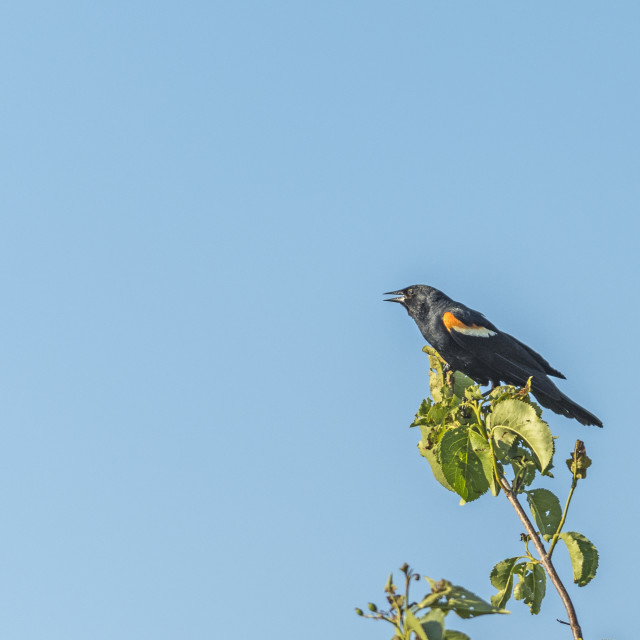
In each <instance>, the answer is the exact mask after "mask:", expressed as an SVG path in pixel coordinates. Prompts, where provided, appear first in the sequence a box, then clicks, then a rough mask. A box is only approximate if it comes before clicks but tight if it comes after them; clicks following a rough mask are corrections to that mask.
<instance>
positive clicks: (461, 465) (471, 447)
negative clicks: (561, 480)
mask: <svg viewBox="0 0 640 640" xmlns="http://www.w3.org/2000/svg"><path fill="white" fill-rule="evenodd" d="M423 351H425V352H426V353H427V355H428V356H429V362H430V371H429V385H430V390H431V397H430V398H426V399H425V400H423V401H422V403H421V404H420V407H419V408H418V412H417V413H416V415H415V419H414V421H413V422H412V424H411V427H418V428H419V430H420V436H421V437H420V442H419V443H418V450H419V452H420V454H421V455H422V456H423V457H424V458H426V460H427V462H428V463H429V466H430V468H431V471H432V473H433V475H434V477H435V478H436V480H437V481H438V482H439V483H440V484H441V485H442V486H443V487H445V488H446V489H447V490H449V491H452V492H454V493H456V494H457V495H458V496H459V497H460V499H461V500H460V502H461V504H465V503H467V502H471V501H473V500H477V499H478V498H480V497H481V496H483V495H485V494H486V493H489V492H491V494H492V495H493V496H497V495H499V494H500V493H501V492H503V493H504V494H505V495H506V497H507V498H508V500H509V502H510V503H511V505H512V506H513V507H514V509H515V510H516V513H517V514H518V517H519V518H520V520H521V521H522V523H523V525H524V526H525V529H526V531H527V533H526V534H522V536H521V539H522V541H523V542H524V553H523V554H522V555H519V556H513V557H509V558H506V559H505V560H502V561H501V562H498V563H497V564H496V565H495V566H494V567H493V569H492V571H491V575H490V580H491V584H492V585H493V587H494V588H495V589H496V593H495V594H494V595H493V596H492V597H491V602H490V603H489V602H486V601H485V600H483V599H482V598H479V597H478V596H477V595H475V594H474V593H472V592H470V591H468V590H467V589H465V588H464V587H460V586H456V585H453V584H451V583H450V582H448V581H446V580H441V581H440V582H435V581H433V580H431V579H430V578H426V580H427V582H428V583H429V585H430V587H431V591H430V592H429V593H427V594H426V595H425V596H424V598H423V599H422V600H420V601H419V602H412V601H411V600H410V598H409V585H410V582H411V581H412V580H419V579H420V576H418V575H417V574H415V573H413V572H412V571H411V569H410V568H409V566H408V565H406V564H405V565H403V567H401V571H402V572H403V573H404V577H405V589H404V593H402V594H401V593H399V592H398V588H397V587H396V585H395V584H394V583H393V575H390V576H389V579H388V580H387V584H386V586H385V592H386V594H387V602H388V603H389V607H390V608H389V609H388V610H386V611H381V610H379V609H378V607H377V606H376V605H375V604H373V603H369V605H368V610H369V612H370V613H364V612H363V611H362V609H356V613H357V614H358V615H360V616H364V617H368V618H373V619H376V620H385V621H387V622H389V623H391V624H392V625H393V626H394V629H395V634H394V636H393V640H415V639H417V640H469V637H468V636H467V635H465V634H464V633H461V632H459V631H453V630H451V629H446V628H445V621H446V617H447V616H448V614H449V613H451V612H452V611H453V612H454V613H456V614H457V615H458V616H459V617H461V618H473V617H476V616H479V615H486V614H494V613H508V611H506V610H505V607H506V605H507V603H508V601H509V599H510V598H511V596H512V595H513V597H514V598H515V599H516V600H520V601H522V602H523V603H524V604H526V605H527V606H528V607H529V611H530V612H531V613H532V614H537V613H539V612H540V608H541V606H542V601H543V599H544V596H545V593H546V587H547V575H549V576H550V578H551V580H552V582H553V584H554V586H555V587H556V588H557V589H558V591H559V592H560V594H561V596H562V597H563V600H564V601H565V606H567V612H568V614H569V616H570V619H571V620H572V623H571V627H572V631H573V634H574V638H578V637H581V635H580V633H581V632H580V626H579V624H578V623H577V619H576V618H575V613H570V610H571V611H573V608H572V607H571V606H568V605H567V601H566V599H568V597H569V596H568V594H566V591H564V587H563V585H562V584H561V581H560V578H559V576H558V575H557V573H556V571H555V569H554V567H553V565H552V563H551V555H552V553H553V551H554V548H555V546H556V544H557V542H558V540H562V541H563V542H564V543H565V545H566V547H567V549H568V551H569V556H570V558H571V564H572V567H573V578H574V582H575V583H576V584H578V585H579V586H581V587H582V586H585V585H586V584H588V583H589V582H590V581H591V580H592V579H593V577H594V576H595V574H596V570H597V568H598V552H597V550H596V548H595V546H594V545H593V544H592V543H591V542H590V541H589V540H588V539H587V538H586V537H585V536H583V535H582V534H580V533H577V532H563V527H564V524H565V521H566V518H567V512H568V510H569V505H570V503H571V498H572V496H573V492H574V491H575V489H576V487H577V484H578V482H579V481H580V480H583V479H584V478H586V477H587V469H588V467H589V466H590V465H591V460H590V458H589V457H588V456H587V454H586V451H585V448H584V443H583V442H581V441H580V440H578V441H577V442H576V445H575V448H574V451H573V452H572V454H571V455H570V457H569V459H568V460H567V461H566V462H567V466H568V468H569V471H570V472H571V488H570V491H569V495H568V497H567V500H566V503H565V506H564V509H563V508H562V506H561V503H560V500H559V499H558V497H557V496H556V495H555V494H554V493H553V492H552V491H550V490H549V489H546V488H545V489H543V488H531V487H532V485H533V484H534V482H535V481H536V479H537V478H539V477H540V476H547V477H550V478H553V475H552V474H551V469H552V468H553V456H554V453H555V447H554V437H553V436H552V434H551V431H550V430H549V426H548V425H547V423H546V422H545V421H544V420H543V419H542V410H541V408H540V407H539V406H538V405H537V404H536V403H535V402H534V401H533V400H532V399H531V397H530V391H531V384H530V383H531V381H530V380H529V382H528V383H527V384H526V385H525V386H524V387H523V388H517V387H514V386H510V385H504V386H499V387H495V388H493V389H491V390H490V391H489V392H487V393H485V394H483V393H482V392H481V390H480V387H479V386H478V385H477V384H475V383H474V381H473V380H471V379H470V378H468V377H466V376H464V375H463V374H461V373H460V372H457V371H456V372H454V371H451V370H449V369H448V367H447V366H446V363H445V362H444V361H443V360H442V358H441V357H440V356H439V354H438V353H437V352H436V351H435V350H434V349H433V348H431V347H429V346H426V347H424V349H423ZM507 476H511V480H509V479H508V478H507ZM519 496H520V497H522V496H526V499H527V502H528V505H529V510H530V512H531V515H532V518H529V517H528V516H527V514H526V512H525V510H524V508H523V507H522V505H521V503H520V501H519V499H518V497H519ZM536 529H537V531H536ZM543 540H544V541H546V542H549V543H550V544H549V548H548V549H546V548H545V546H544V542H543ZM531 543H533V547H535V551H536V552H537V554H538V556H539V557H538V558H536V557H534V556H533V555H532V552H531V551H530V549H529V545H530V544H531ZM563 593H564V595H563ZM571 616H573V618H571Z"/></svg>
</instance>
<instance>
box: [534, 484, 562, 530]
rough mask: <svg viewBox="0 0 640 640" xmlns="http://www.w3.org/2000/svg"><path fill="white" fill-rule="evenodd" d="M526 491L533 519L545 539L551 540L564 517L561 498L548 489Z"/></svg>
mask: <svg viewBox="0 0 640 640" xmlns="http://www.w3.org/2000/svg"><path fill="white" fill-rule="evenodd" d="M526 493H527V502H528V503H529V508H530V509H531V514H532V515H533V519H534V520H535V521H536V524H537V525H538V530H539V531H540V533H541V534H542V535H543V536H544V538H545V540H549V539H550V537H551V536H553V534H554V533H555V532H556V531H557V530H558V525H559V524H560V520H561V519H562V507H561V506H560V500H558V498H557V497H556V495H555V494H554V493H552V492H551V491H549V490H548V489H532V490H531V491H527V492H526Z"/></svg>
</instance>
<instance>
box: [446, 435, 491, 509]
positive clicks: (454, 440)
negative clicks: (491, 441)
mask: <svg viewBox="0 0 640 640" xmlns="http://www.w3.org/2000/svg"><path fill="white" fill-rule="evenodd" d="M436 455H437V456H438V458H439V459H440V462H441V466H442V473H443V474H444V477H445V478H446V480H447V482H448V483H449V484H450V485H451V486H452V487H453V489H454V490H455V492H456V493H457V494H458V495H459V496H460V497H461V498H462V499H463V500H465V501H466V502H471V501H472V500H475V499H476V498H479V497H480V496H481V495H482V494H483V493H485V492H486V491H487V489H488V488H489V480H488V477H489V478H490V477H491V476H490V473H491V467H492V462H491V453H490V451H489V445H488V443H487V442H486V440H484V438H483V437H482V436H481V435H480V434H478V433H476V432H475V431H473V430H472V429H470V428H469V427H456V428H454V429H449V430H447V431H446V432H445V434H444V435H443V436H442V440H441V441H440V444H439V445H438V450H437V453H436Z"/></svg>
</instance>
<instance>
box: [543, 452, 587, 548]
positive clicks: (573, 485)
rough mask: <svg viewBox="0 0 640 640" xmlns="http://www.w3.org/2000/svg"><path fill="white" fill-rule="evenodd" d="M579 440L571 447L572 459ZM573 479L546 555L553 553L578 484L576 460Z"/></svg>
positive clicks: (575, 455) (575, 457)
mask: <svg viewBox="0 0 640 640" xmlns="http://www.w3.org/2000/svg"><path fill="white" fill-rule="evenodd" d="M579 442H580V440H576V444H575V447H574V449H573V458H574V460H576V459H577V456H578V447H579V444H578V443H579ZM572 473H573V479H572V480H571V489H570V491H569V496H568V497H567V502H566V504H565V505H564V511H563V512H562V518H561V520H560V524H558V529H557V530H556V532H555V533H554V534H553V539H552V540H551V544H550V545H549V553H547V555H548V556H549V557H551V554H552V553H553V550H554V549H555V548H556V544H557V543H558V540H559V539H560V533H561V531H562V527H564V521H565V520H566V519H567V512H568V511H569V505H570V504H571V498H573V492H574V491H575V490H576V487H577V486H578V476H577V473H578V465H577V463H576V462H574V464H573V471H572Z"/></svg>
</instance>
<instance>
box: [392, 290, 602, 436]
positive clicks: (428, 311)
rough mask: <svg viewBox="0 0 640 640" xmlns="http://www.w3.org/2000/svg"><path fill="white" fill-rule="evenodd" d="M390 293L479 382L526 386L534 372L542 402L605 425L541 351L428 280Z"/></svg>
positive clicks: (452, 360) (432, 340) (533, 380)
mask: <svg viewBox="0 0 640 640" xmlns="http://www.w3.org/2000/svg"><path fill="white" fill-rule="evenodd" d="M384 295H386V296H391V295H392V296H398V297H396V298H391V299H389V300H387V302H398V303H400V304H401V305H402V306H403V307H404V308H405V309H406V310H407V311H408V313H409V315H410V316H411V317H412V318H413V319H414V320H415V321H416V324H417V325H418V328H419V329H420V332H421V333H422V335H423V336H424V337H425V339H426V340H427V342H429V343H430V344H431V345H432V346H433V347H434V349H436V350H437V351H438V353H440V355H441V356H442V357H443V358H444V360H445V361H446V362H447V364H448V365H449V366H450V367H451V368H452V369H455V370H457V371H461V372H462V373H464V374H465V375H467V376H469V377H470V378H472V379H473V380H475V381H476V382H477V383H478V384H481V385H487V384H489V383H491V386H492V387H494V386H496V385H499V384H500V383H501V382H504V383H506V384H511V385H515V386H524V385H525V384H526V383H527V380H528V379H529V377H531V391H532V392H533V393H534V394H535V396H536V399H537V400H538V402H539V403H540V404H541V405H542V406H543V407H546V408H547V409H551V410H552V411H555V412H556V413H559V414H560V415H563V416H567V417H568V418H575V419H576V420H577V421H578V422H580V423H581V424H585V425H587V424H593V425H596V426H598V427H601V426H602V421H601V420H600V419H599V418H597V417H596V416H594V415H593V414H592V413H591V412H589V411H587V410H586V409H585V408H583V407H581V406H580V405H579V404H576V403H575V402H574V401H573V400H571V398H569V397H568V396H566V395H565V394H564V393H562V391H560V389H558V387H556V385H555V384H554V383H553V382H552V381H551V380H549V378H548V376H555V377H556V378H564V375H562V374H561V373H560V372H559V371H558V370H557V369H554V368H553V367H552V366H551V365H550V364H549V363H548V362H547V361H546V360H545V359H544V358H543V357H542V356H541V355H540V354H539V353H537V352H535V351H534V350H533V349H532V348H531V347H528V346H527V345H526V344H523V343H522V342H520V340H517V339H516V338H514V337H513V336H510V335H509V334H508V333H504V331H500V329H498V327H496V326H495V325H494V324H492V323H491V322H489V321H488V320H487V319H486V318H485V317H484V316H483V315H482V314H481V313H480V312H479V311H474V310H473V309H470V308H469V307H467V306H465V305H464V304H462V303H460V302H456V301H455V300H452V299H451V298H450V297H449V296H447V295H445V294H444V293H442V291H438V289H434V288H433V287H428V286H427V285H424V284H416V285H413V286H412V287H407V288H406V289H401V290H400V291H390V292H389V293H385V294H384Z"/></svg>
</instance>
